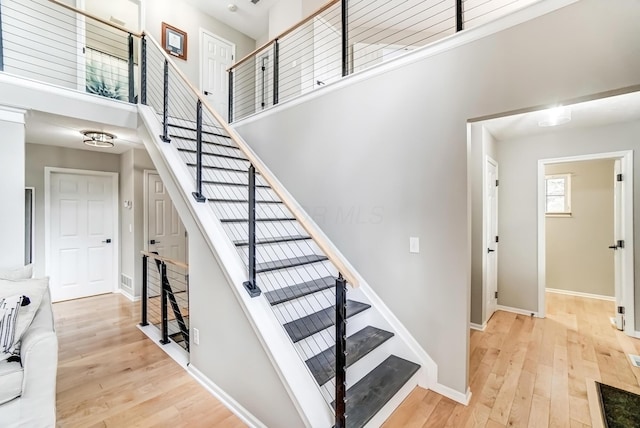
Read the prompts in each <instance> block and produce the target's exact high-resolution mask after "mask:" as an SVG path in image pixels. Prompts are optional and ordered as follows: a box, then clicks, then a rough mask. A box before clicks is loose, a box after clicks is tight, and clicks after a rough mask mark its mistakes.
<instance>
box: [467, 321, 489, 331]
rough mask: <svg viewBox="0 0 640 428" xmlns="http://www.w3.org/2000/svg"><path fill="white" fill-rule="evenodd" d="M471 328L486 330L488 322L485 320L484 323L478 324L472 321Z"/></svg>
mask: <svg viewBox="0 0 640 428" xmlns="http://www.w3.org/2000/svg"><path fill="white" fill-rule="evenodd" d="M469 328H470V329H471V330H478V331H485V330H486V329H487V323H486V322H485V323H484V324H482V325H480V324H476V323H474V322H470V323H469Z"/></svg>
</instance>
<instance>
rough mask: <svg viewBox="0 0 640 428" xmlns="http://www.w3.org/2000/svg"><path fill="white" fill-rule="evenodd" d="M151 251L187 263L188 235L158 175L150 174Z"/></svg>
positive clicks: (149, 220)
mask: <svg viewBox="0 0 640 428" xmlns="http://www.w3.org/2000/svg"><path fill="white" fill-rule="evenodd" d="M147 195H148V202H147V203H148V210H147V212H148V213H149V218H148V220H147V225H148V236H149V251H152V252H153V251H155V252H157V253H158V254H160V255H161V256H164V257H169V258H171V259H174V260H177V261H180V262H184V263H187V234H186V231H185V227H184V225H183V224H182V221H181V220H180V217H179V216H178V212H177V211H176V208H175V206H174V205H173V203H172V202H171V198H170V197H169V194H168V193H167V189H166V188H165V187H164V184H163V183H162V180H161V179H160V176H159V175H158V174H149V181H148V189H147Z"/></svg>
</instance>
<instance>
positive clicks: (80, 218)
mask: <svg viewBox="0 0 640 428" xmlns="http://www.w3.org/2000/svg"><path fill="white" fill-rule="evenodd" d="M50 183H51V184H50V195H51V196H50V206H49V213H50V223H49V224H50V235H49V240H50V241H49V242H50V257H51V259H50V263H49V266H50V268H49V275H50V277H51V295H52V298H53V300H54V301H60V300H68V299H77V298H80V297H87V296H93V295H96V294H104V293H110V292H112V291H113V290H114V289H115V284H114V278H116V275H114V272H113V269H114V268H115V265H114V259H115V245H116V244H115V242H114V241H115V238H116V236H117V234H116V230H115V221H114V218H113V217H114V201H115V196H114V189H113V180H112V177H109V176H100V175H96V176H92V175H81V174H64V173H51V180H50Z"/></svg>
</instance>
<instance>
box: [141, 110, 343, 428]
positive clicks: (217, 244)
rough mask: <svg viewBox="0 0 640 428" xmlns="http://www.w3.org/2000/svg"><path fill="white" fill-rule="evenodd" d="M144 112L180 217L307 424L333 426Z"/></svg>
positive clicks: (148, 138) (147, 138)
mask: <svg viewBox="0 0 640 428" xmlns="http://www.w3.org/2000/svg"><path fill="white" fill-rule="evenodd" d="M139 114H140V118H141V122H142V123H143V126H142V127H141V128H140V129H139V130H138V132H139V134H140V135H142V136H143V138H142V140H143V142H144V145H145V148H146V149H147V152H148V153H149V156H150V157H151V160H152V161H153V164H154V165H155V167H156V169H157V171H158V174H159V175H160V177H161V178H162V180H163V182H164V183H165V185H166V187H167V190H168V191H169V194H170V196H171V199H172V200H173V201H174V205H175V206H176V209H177V210H178V212H179V213H180V214H181V215H185V214H186V215H189V216H190V217H191V218H192V219H193V221H194V222H195V224H196V225H197V227H198V229H199V230H200V232H201V234H202V236H203V237H204V239H205V241H206V242H207V244H208V246H209V248H210V249H211V252H212V254H213V255H214V256H215V257H216V260H217V262H218V263H219V265H220V267H221V269H222V271H223V272H224V274H225V276H226V277H227V280H228V283H229V285H230V287H231V289H232V290H233V292H234V294H235V296H236V298H237V300H238V303H239V304H240V306H241V308H242V310H243V311H244V313H245V315H246V317H247V319H248V321H249V323H250V324H251V326H252V328H253V330H254V331H255V333H256V336H257V338H258V339H259V341H260V343H261V344H262V347H263V348H264V350H265V352H266V354H267V355H268V357H269V359H270V361H271V364H272V365H273V367H274V369H275V371H276V373H277V374H278V376H279V378H280V380H281V382H282V384H283V386H284V388H285V389H286V391H287V393H288V394H289V397H290V398H291V401H292V403H293V404H294V405H295V407H296V409H297V410H298V413H299V414H300V416H301V418H302V420H303V421H304V423H305V425H306V426H308V427H322V426H326V427H328V426H332V425H333V419H334V415H333V412H332V410H331V409H330V408H329V406H328V405H327V403H326V401H325V400H324V398H323V397H322V394H321V392H320V389H319V388H318V386H317V384H316V383H315V380H314V379H313V377H312V376H311V374H310V372H309V370H308V368H307V367H306V365H305V363H304V361H302V360H301V359H300V357H299V356H298V354H297V352H296V350H295V348H294V346H293V345H292V343H291V340H290V339H289V337H288V336H287V335H286V332H285V330H284V329H283V328H282V326H281V325H280V323H279V322H278V320H277V319H276V317H275V314H274V313H273V311H272V310H271V307H270V305H269V304H268V302H267V301H266V299H262V298H255V299H252V298H251V297H250V296H249V294H248V293H247V292H246V290H245V289H244V287H243V286H242V283H243V282H244V281H246V280H247V271H246V267H245V266H244V263H243V262H242V260H241V259H240V256H239V255H238V252H237V251H236V247H235V245H234V244H233V243H232V242H231V240H230V239H229V238H228V236H227V234H226V232H225V230H224V229H223V227H222V224H221V223H220V221H219V220H218V219H217V217H216V216H215V214H214V212H213V210H212V209H211V207H210V206H209V205H208V204H206V203H198V202H196V201H195V199H194V198H193V196H192V195H191V192H192V191H193V189H194V183H193V179H192V177H191V175H190V173H189V171H188V170H187V167H186V165H185V164H184V162H183V161H182V159H181V158H180V156H179V154H178V151H177V149H176V148H175V146H174V145H172V144H167V143H164V142H162V141H161V140H160V138H159V137H158V136H159V135H160V134H161V132H162V129H161V125H160V123H159V122H158V121H157V118H156V115H155V113H154V112H153V110H152V109H151V108H150V107H147V106H142V105H141V106H139Z"/></svg>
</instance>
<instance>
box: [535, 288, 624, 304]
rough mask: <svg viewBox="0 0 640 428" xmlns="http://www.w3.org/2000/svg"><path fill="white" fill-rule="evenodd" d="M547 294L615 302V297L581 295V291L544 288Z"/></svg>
mask: <svg viewBox="0 0 640 428" xmlns="http://www.w3.org/2000/svg"><path fill="white" fill-rule="evenodd" d="M546 291H547V293H555V294H564V295H565V296H575V297H585V298H587V299H598V300H607V301H609V302H615V301H616V298H615V296H603V295H602V294H591V293H583V292H581V291H571V290H561V289H559V288H548V287H547V288H546Z"/></svg>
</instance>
